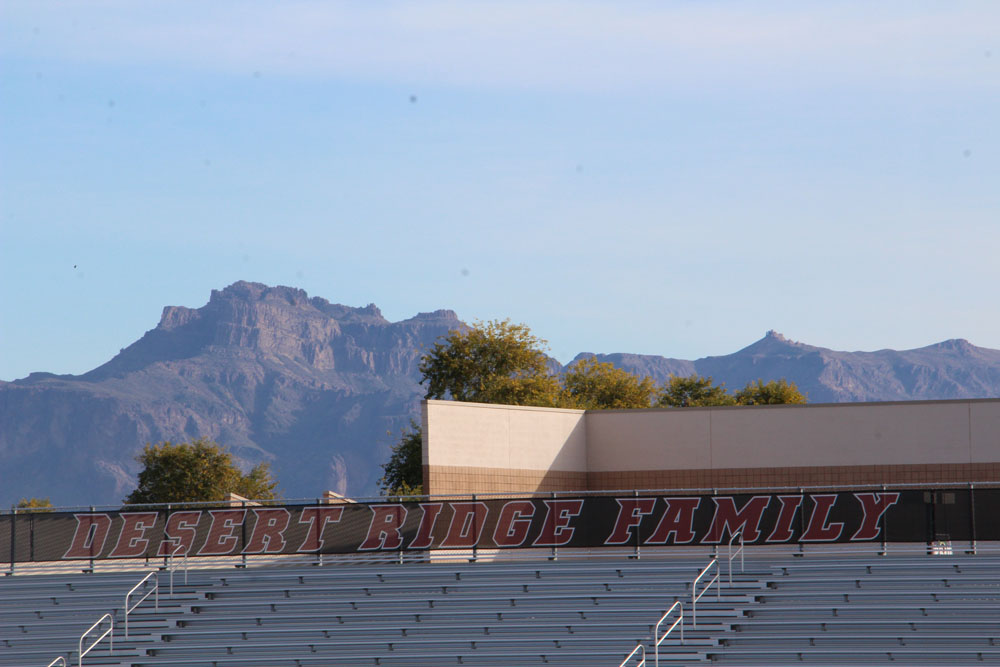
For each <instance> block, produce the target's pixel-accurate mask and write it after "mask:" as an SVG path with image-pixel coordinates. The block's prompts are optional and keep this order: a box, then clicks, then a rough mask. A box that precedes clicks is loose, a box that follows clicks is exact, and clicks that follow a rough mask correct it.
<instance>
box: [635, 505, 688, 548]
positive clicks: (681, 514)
mask: <svg viewBox="0 0 1000 667" xmlns="http://www.w3.org/2000/svg"><path fill="white" fill-rule="evenodd" d="M663 501H664V502H665V503H666V504H667V509H666V510H664V512H663V516H662V517H661V518H660V523H659V525H657V526H656V530H654V531H653V534H652V535H650V536H649V538H648V539H647V540H646V541H645V542H644V544H666V543H667V540H669V539H670V536H671V535H673V538H674V539H673V542H671V544H688V543H689V542H691V541H693V540H694V511H695V510H696V509H698V505H700V504H701V498H664V499H663Z"/></svg>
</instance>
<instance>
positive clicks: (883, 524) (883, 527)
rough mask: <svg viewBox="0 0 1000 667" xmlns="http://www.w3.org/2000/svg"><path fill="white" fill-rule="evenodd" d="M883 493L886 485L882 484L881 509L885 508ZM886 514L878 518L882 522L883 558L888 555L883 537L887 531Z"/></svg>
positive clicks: (886, 541) (885, 540) (883, 513)
mask: <svg viewBox="0 0 1000 667" xmlns="http://www.w3.org/2000/svg"><path fill="white" fill-rule="evenodd" d="M885 491H886V485H885V484H883V485H882V497H881V498H879V504H881V505H882V506H883V507H884V506H885ZM886 514H887V512H882V516H881V517H880V519H881V521H882V554H881V555H883V556H886V555H888V551H887V547H888V540H887V539H886V535H885V533H886V530H887V529H888V524H887V523H886V522H887V521H888V519H886V517H885V515H886Z"/></svg>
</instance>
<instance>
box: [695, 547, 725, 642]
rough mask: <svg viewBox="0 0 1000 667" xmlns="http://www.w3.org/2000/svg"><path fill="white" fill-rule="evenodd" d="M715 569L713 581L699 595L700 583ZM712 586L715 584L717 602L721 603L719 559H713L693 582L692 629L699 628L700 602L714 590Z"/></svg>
mask: <svg viewBox="0 0 1000 667" xmlns="http://www.w3.org/2000/svg"><path fill="white" fill-rule="evenodd" d="M713 567H714V568H715V576H714V577H712V579H711V580H710V581H709V582H708V583H707V584H705V588H703V589H702V590H701V592H700V593H699V592H698V582H699V581H701V580H702V578H703V577H704V576H705V575H706V574H708V573H709V571H710V570H711V569H712V568H713ZM712 584H715V596H716V601H717V602H719V601H721V600H722V591H721V587H720V586H719V559H717V558H713V559H712V560H711V561H709V563H708V565H706V566H705V569H703V570H702V571H701V572H699V573H698V576H697V577H695V578H694V581H693V582H691V627H692V628H697V627H698V600H700V599H701V596H702V595H704V594H705V593H707V592H708V591H709V590H710V589H711V588H712Z"/></svg>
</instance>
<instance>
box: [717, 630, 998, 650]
mask: <svg viewBox="0 0 1000 667" xmlns="http://www.w3.org/2000/svg"><path fill="white" fill-rule="evenodd" d="M720 643H721V645H722V646H725V647H726V648H727V649H728V648H740V647H753V646H775V645H780V646H781V647H783V648H795V647H799V648H802V649H803V650H807V649H809V648H812V647H816V648H827V647H829V648H838V647H844V648H864V649H866V650H867V649H871V648H872V647H884V649H885V650H887V651H889V650H893V649H894V648H895V647H897V646H909V647H918V646H935V647H945V648H947V647H961V648H962V649H972V648H990V647H996V648H1000V642H998V641H996V640H995V639H994V638H993V637H992V636H983V635H982V634H981V633H980V632H974V631H969V632H945V633H939V634H927V633H920V632H911V633H908V634H901V633H883V632H878V633H871V634H868V633H852V634H849V635H848V634H844V635H838V634H835V633H792V634H789V633H759V634H758V633H732V634H730V635H727V636H726V637H725V638H722V639H721V641H720Z"/></svg>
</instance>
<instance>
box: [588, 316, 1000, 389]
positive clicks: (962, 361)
mask: <svg viewBox="0 0 1000 667" xmlns="http://www.w3.org/2000/svg"><path fill="white" fill-rule="evenodd" d="M585 356H596V357H597V358H598V359H599V360H600V361H609V362H611V363H613V364H614V365H615V366H618V367H620V368H623V369H626V370H628V371H630V372H632V373H637V374H639V375H649V376H650V377H652V378H654V379H656V380H657V381H661V382H662V381H663V380H665V379H666V378H667V377H669V376H670V374H674V375H692V374H698V375H703V376H710V377H712V378H714V380H715V381H716V383H719V382H724V383H725V384H726V387H727V388H728V389H729V390H730V391H734V390H737V389H741V388H742V387H743V386H745V385H746V384H747V383H748V382H753V381H756V380H757V379H760V378H762V379H764V380H774V379H778V378H785V379H787V380H789V381H790V382H795V384H797V385H798V387H799V389H800V390H802V391H804V392H805V393H806V394H807V395H808V397H809V401H810V402H811V403H843V402H865V401H913V400H935V399H957V398H995V397H997V396H1000V350H991V349H988V348H982V347H976V346H975V345H972V344H971V343H969V342H968V341H967V340H963V339H960V338H959V339H952V340H946V341H943V342H941V343H936V344H934V345H928V346H927V347H921V348H918V349H915V350H904V351H896V350H878V351H876V352H839V351H836V350H829V349H827V348H823V347H815V346H812V345H806V344H805V343H799V342H795V341H791V340H788V339H787V338H785V337H784V336H782V335H781V334H779V333H777V332H775V331H768V332H767V334H766V335H765V336H764V338H762V339H760V340H758V341H757V342H755V343H753V344H751V345H749V346H747V347H745V348H743V349H742V350H739V351H738V352H734V353H733V354H729V355H725V356H720V357H705V358H703V359H698V360H696V361H685V360H682V359H667V358H664V357H660V356H655V355H637V354H597V355H590V354H581V355H577V356H576V358H574V360H573V361H576V360H577V359H580V358H581V357H585Z"/></svg>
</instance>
